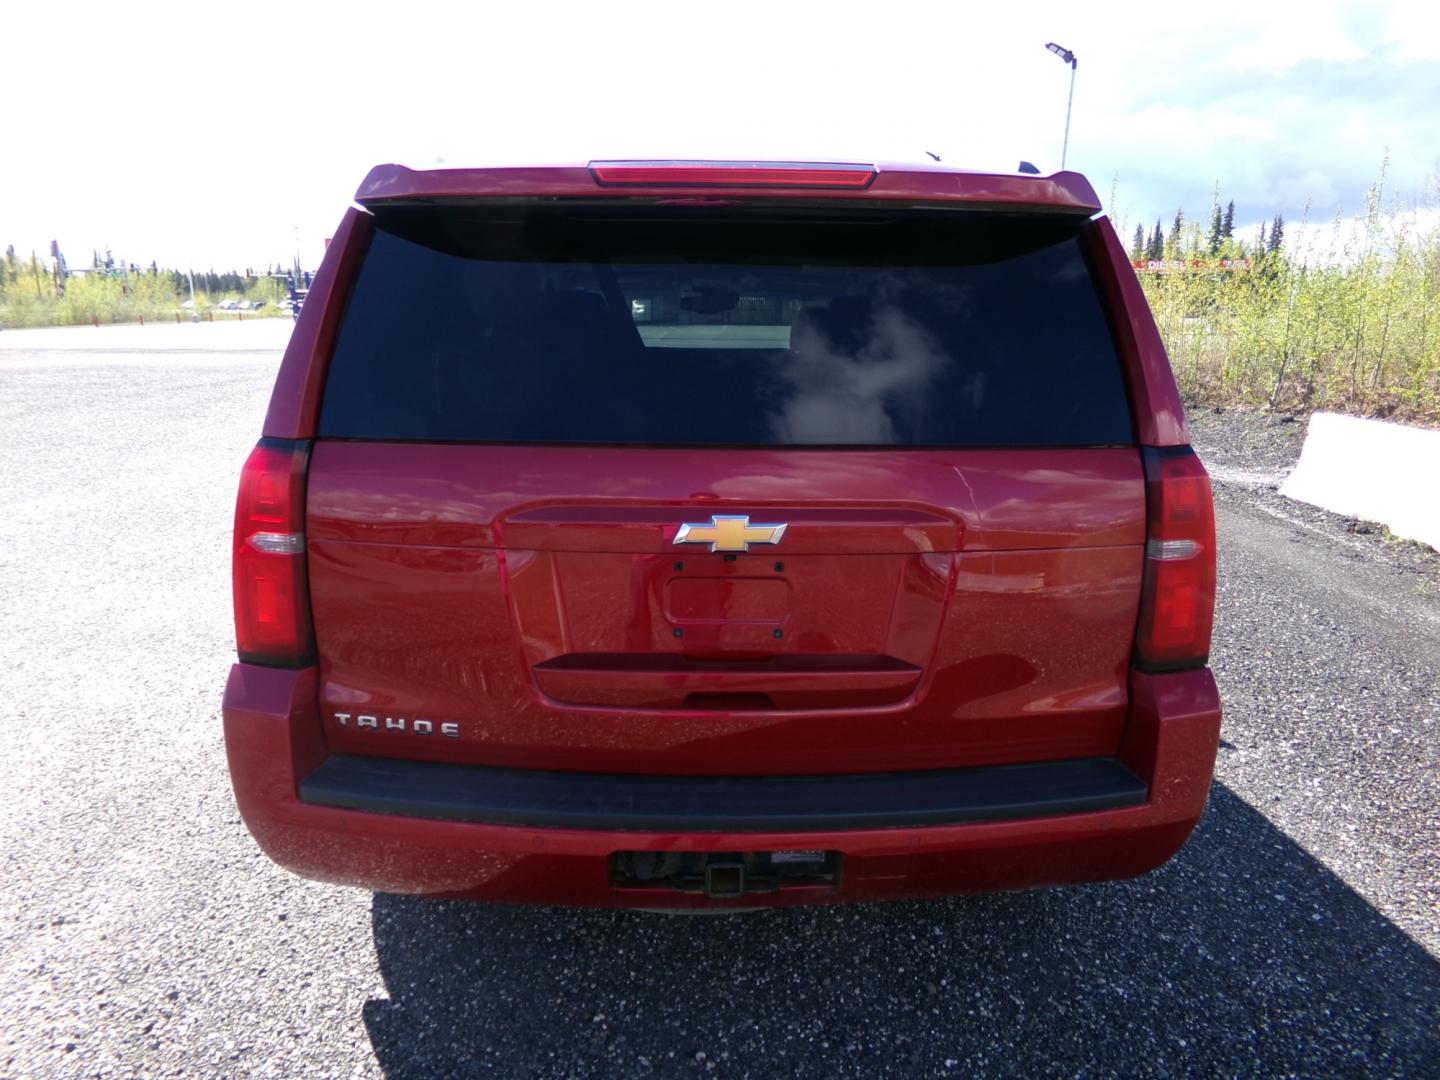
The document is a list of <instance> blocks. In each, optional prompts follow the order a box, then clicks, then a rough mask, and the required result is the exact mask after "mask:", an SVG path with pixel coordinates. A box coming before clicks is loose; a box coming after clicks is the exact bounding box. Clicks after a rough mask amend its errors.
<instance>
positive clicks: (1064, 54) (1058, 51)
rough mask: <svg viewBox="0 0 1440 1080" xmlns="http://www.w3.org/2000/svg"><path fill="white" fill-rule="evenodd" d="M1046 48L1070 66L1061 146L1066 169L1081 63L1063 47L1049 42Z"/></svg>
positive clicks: (1063, 166) (1062, 162) (1061, 158)
mask: <svg viewBox="0 0 1440 1080" xmlns="http://www.w3.org/2000/svg"><path fill="white" fill-rule="evenodd" d="M1045 48H1047V49H1049V50H1050V51H1051V52H1052V53H1054V54H1055V55H1056V56H1058V57H1059V58H1060V59H1061V60H1064V61H1065V63H1067V64H1069V65H1070V100H1068V101H1067V102H1065V141H1064V142H1063V143H1061V144H1060V168H1062V169H1063V168H1065V154H1066V152H1067V151H1068V150H1069V149H1070V107H1071V106H1072V105H1074V104H1075V67H1076V65H1077V64H1078V62H1079V61H1077V60H1076V59H1075V54H1074V53H1073V52H1071V51H1070V50H1069V49H1067V48H1065V46H1063V45H1056V44H1055V42H1053V41H1051V42H1047V43H1046V45H1045Z"/></svg>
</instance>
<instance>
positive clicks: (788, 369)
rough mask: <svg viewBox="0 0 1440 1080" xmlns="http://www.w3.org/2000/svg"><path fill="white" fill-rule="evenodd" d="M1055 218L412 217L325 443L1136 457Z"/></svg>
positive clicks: (1078, 255)
mask: <svg viewBox="0 0 1440 1080" xmlns="http://www.w3.org/2000/svg"><path fill="white" fill-rule="evenodd" d="M1080 228H1081V225H1080V224H1078V223H1076V222H1073V221H1067V220H1064V219H1059V218H1020V217H1008V216H998V215H988V214H968V215H967V214H951V215H943V214H921V213H916V212H910V213H908V214H907V213H900V214H895V215H893V216H891V215H885V214H877V212H876V211H873V210H872V211H869V212H868V213H866V214H864V215H863V216H862V215H860V214H854V215H851V216H833V215H832V216H831V217H829V218H826V219H815V218H811V219H806V218H796V217H795V216H794V214H793V212H790V214H789V215H788V216H780V215H777V214H770V215H766V214H759V213H753V212H752V213H740V212H737V211H723V210H722V211H714V210H712V211H709V212H708V214H706V215H704V216H702V215H699V214H697V213H696V212H694V211H683V210H679V209H674V210H656V209H653V208H652V209H649V210H629V211H628V212H620V211H602V210H590V211H581V210H569V211H562V210H555V209H544V210H542V209H530V210H526V211H520V212H517V211H506V212H501V211H494V210H489V211H486V210H482V209H471V210H468V211H467V210H460V209H455V208H445V207H432V208H424V209H410V210H392V211H389V212H388V213H386V214H385V215H383V216H381V217H380V218H379V219H378V220H377V223H376V230H375V235H374V238H373V241H372V242H371V245H370V248H369V251H368V253H367V255H366V258H365V260H364V263H363V265H362V267H361V270H360V274H359V278H358V280H357V282H356V284H355V288H354V291H353V293H352V295H351V298H350V301H349V304H348V305H347V309H346V312H345V315H344V319H343V321H342V324H341V328H340V333H339V337H338V340H337V343H336V347H335V352H334V356H333V358H332V361H331V365H330V371H329V375H328V378H327V382H326V387H325V397H324V402H323V406H322V410H321V417H320V435H321V436H322V437H329V438H356V439H404V440H440V441H444V440H456V441H478V442H536V443H600V444H641V445H645V444H655V445H675V444H680V445H742V446H743V445H750V446H755V445H836V446H876V445H879V446H1017V445H1068V446H1094V445H1115V444H1124V443H1129V442H1133V438H1132V429H1131V422H1130V416H1129V408H1128V404H1127V399H1126V394H1125V390H1124V385H1123V382H1122V378H1121V372H1120V364H1119V361H1118V359H1117V356H1116V352H1115V347H1114V343H1113V341H1112V339H1111V336H1110V331H1109V328H1108V326H1107V324H1106V320H1105V317H1104V314H1103V311H1102V308H1101V304H1100V300H1099V296H1098V294H1097V292H1096V288H1095V285H1094V282H1093V280H1092V278H1091V273H1090V269H1089V266H1088V264H1087V261H1086V258H1085V255H1084V253H1083V249H1082V246H1081V243H1080V240H1079V238H1078V233H1079V229H1080Z"/></svg>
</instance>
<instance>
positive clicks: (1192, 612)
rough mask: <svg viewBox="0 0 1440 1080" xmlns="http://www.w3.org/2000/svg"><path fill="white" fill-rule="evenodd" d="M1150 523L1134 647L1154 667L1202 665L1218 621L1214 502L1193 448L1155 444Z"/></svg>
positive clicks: (1148, 486) (1148, 461)
mask: <svg viewBox="0 0 1440 1080" xmlns="http://www.w3.org/2000/svg"><path fill="white" fill-rule="evenodd" d="M1144 457H1145V499H1146V504H1147V507H1148V517H1149V527H1148V537H1147V539H1146V543H1145V581H1144V587H1143V592H1142V593H1141V596H1140V624H1139V627H1138V629H1137V631H1136V634H1135V653H1136V657H1137V659H1138V661H1139V663H1140V666H1141V667H1144V668H1147V669H1149V670H1152V671H1156V670H1164V671H1170V670H1175V669H1177V668H1187V667H1200V666H1202V665H1204V663H1205V661H1206V660H1207V659H1208V657H1209V655H1210V630H1211V627H1212V625H1213V623H1214V620H1215V506H1214V503H1213V502H1212V501H1211V497H1210V477H1209V475H1207V474H1206V472H1205V466H1203V465H1202V464H1200V459H1199V458H1198V457H1196V456H1195V452H1194V451H1193V450H1191V449H1190V448H1189V447H1188V446H1182V447H1165V448H1154V447H1149V448H1146V449H1145V451H1144Z"/></svg>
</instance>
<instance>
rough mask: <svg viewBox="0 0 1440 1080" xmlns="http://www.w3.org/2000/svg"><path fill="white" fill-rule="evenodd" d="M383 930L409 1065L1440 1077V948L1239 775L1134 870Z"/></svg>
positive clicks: (388, 1030)
mask: <svg viewBox="0 0 1440 1080" xmlns="http://www.w3.org/2000/svg"><path fill="white" fill-rule="evenodd" d="M373 924H374V933H375V947H376V951H377V953H378V954H379V959H380V968H381V972H382V974H383V976H384V979H385V984H386V987H387V989H388V991H389V995H390V997H389V1000H388V1001H387V1000H374V1001H368V1002H366V1003H365V1007H364V1020H365V1025H366V1027H367V1028H368V1030H369V1034H370V1038H371V1041H372V1043H373V1044H374V1048H375V1053H376V1056H377V1058H378V1060H379V1062H380V1064H381V1066H382V1067H383V1068H384V1069H385V1071H386V1073H387V1075H389V1076H391V1077H420V1076H436V1075H466V1074H469V1073H480V1072H487V1073H497V1074H500V1075H547V1076H550V1075H567V1076H571V1075H592V1074H606V1075H616V1074H627V1075H628V1074H639V1075H644V1074H647V1073H651V1072H655V1073H660V1074H669V1073H676V1072H685V1073H687V1074H704V1073H706V1072H711V1073H712V1074H714V1075H740V1074H747V1073H748V1074H755V1075H765V1074H772V1073H779V1074H790V1075H806V1076H833V1075H837V1074H839V1075H866V1076H874V1075H886V1074H890V1075H915V1074H921V1075H931V1074H936V1073H941V1074H948V1075H965V1074H967V1073H974V1072H976V1071H980V1072H984V1073H986V1074H994V1073H1020V1074H1032V1075H1033V1074H1038V1073H1046V1074H1049V1073H1069V1074H1072V1075H1073V1074H1076V1073H1080V1072H1085V1073H1096V1072H1099V1073H1107V1072H1112V1071H1113V1072H1121V1073H1131V1074H1133V1073H1136V1072H1147V1073H1157V1074H1167V1073H1196V1072H1202V1073H1229V1074H1234V1073H1255V1072H1264V1073H1267V1074H1288V1073H1297V1074H1310V1075H1335V1074H1351V1075H1359V1074H1367V1075H1375V1074H1382V1073H1383V1074H1407V1075H1419V1074H1430V1073H1431V1070H1434V1069H1437V1068H1440V963H1437V962H1436V960H1435V959H1433V958H1432V957H1431V956H1430V955H1429V954H1428V953H1427V952H1425V951H1424V950H1423V949H1422V948H1420V947H1419V946H1418V945H1416V944H1415V943H1414V942H1413V941H1412V940H1411V939H1410V938H1409V937H1407V936H1406V935H1405V934H1404V933H1403V932H1402V931H1400V930H1399V929H1398V928H1396V927H1395V926H1394V925H1392V924H1391V923H1390V922H1388V921H1387V920H1386V919H1385V918H1384V917H1383V916H1381V915H1380V914H1379V913H1378V912H1376V911H1375V910H1374V909H1373V908H1372V907H1370V905H1369V904H1367V903H1366V902H1365V901H1364V900H1363V899H1362V898H1361V897H1360V896H1359V895H1357V894H1356V893H1354V892H1353V891H1351V890H1350V889H1349V888H1348V887H1347V886H1345V885H1344V884H1343V883H1342V882H1341V881H1340V880H1339V879H1338V878H1336V877H1335V876H1334V875H1333V874H1331V873H1330V872H1329V871H1328V870H1326V869H1325V868H1324V867H1323V866H1321V865H1320V863H1318V862H1317V861H1316V860H1314V859H1313V858H1312V857H1310V856H1309V855H1308V854H1306V853H1305V851H1303V850H1302V849H1301V848H1300V847H1298V846H1297V845H1296V844H1294V843H1293V842H1292V841H1290V840H1289V839H1288V838H1287V837H1286V836H1284V835H1283V834H1282V833H1280V832H1279V831H1277V830H1276V829H1275V828H1274V827H1273V826H1271V825H1270V824H1269V822H1267V821H1266V820H1265V818H1263V817H1262V816H1261V815H1260V814H1258V813H1257V812H1256V811H1255V810H1253V809H1252V808H1251V807H1250V806H1248V805H1247V804H1246V803H1245V802H1243V801H1242V800H1240V799H1239V798H1238V797H1236V796H1235V795H1234V794H1232V793H1231V792H1230V791H1229V790H1227V789H1226V788H1224V787H1222V786H1219V785H1217V786H1216V788H1215V790H1214V793H1213V794H1212V796H1211V804H1210V810H1209V812H1208V813H1207V815H1206V817H1205V820H1204V821H1203V822H1202V823H1201V826H1200V828H1199V830H1198V831H1197V832H1196V835H1195V836H1194V838H1193V839H1192V840H1191V842H1190V844H1189V846H1187V847H1186V849H1185V850H1184V851H1183V852H1182V853H1181V855H1180V856H1179V857H1178V858H1177V859H1176V860H1175V861H1174V862H1172V863H1171V864H1170V865H1169V866H1167V867H1166V868H1165V869H1163V870H1161V871H1160V872H1158V873H1156V874H1153V875H1151V876H1149V877H1147V878H1143V879H1140V880H1138V881H1132V882H1125V883H1118V884H1111V885H1103V886H1092V887H1078V888H1070V889H1062V890H1050V891H1042V892H1033V893H1017V894H1006V895H1000V896H982V897H966V898H959V899H955V900H949V901H942V902H933V903H912V904H893V905H879V906H871V907H859V908H828V909H818V908H812V909H800V910H789V911H776V912H765V913H762V914H751V915H745V916H737V917H731V918H677V917H666V916H658V915H648V914H643V913H625V912H596V911H570V910H543V909H528V908H515V907H493V906H486V905H479V904H459V903H445V902H438V901H429V900H418V899H413V898H408V897H398V896H389V895H379V894H377V895H376V897H375V900H374V907H373ZM702 1055H703V1057H702Z"/></svg>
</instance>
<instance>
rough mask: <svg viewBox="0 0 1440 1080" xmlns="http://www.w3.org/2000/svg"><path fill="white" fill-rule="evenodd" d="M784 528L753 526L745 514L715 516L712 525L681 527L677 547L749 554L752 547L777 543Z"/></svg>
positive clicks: (677, 534)
mask: <svg viewBox="0 0 1440 1080" xmlns="http://www.w3.org/2000/svg"><path fill="white" fill-rule="evenodd" d="M784 535H785V526H784V525H783V524H780V525H751V524H750V518H749V517H747V516H746V515H744V514H740V515H733V514H712V515H711V516H710V524H709V525H698V524H696V525H691V524H685V525H681V526H680V531H679V532H677V533H676V534H675V543H677V544H709V545H710V550H711V551H749V550H750V545H751V544H778V543H779V542H780V538H781V537H782V536H784Z"/></svg>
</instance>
